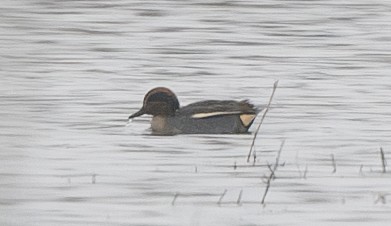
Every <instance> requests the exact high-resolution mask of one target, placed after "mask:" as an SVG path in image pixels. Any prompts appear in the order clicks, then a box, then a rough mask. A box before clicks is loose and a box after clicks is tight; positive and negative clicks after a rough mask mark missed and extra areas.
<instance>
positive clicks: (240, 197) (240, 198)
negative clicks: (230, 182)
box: [236, 189, 243, 205]
mask: <svg viewBox="0 0 391 226" xmlns="http://www.w3.org/2000/svg"><path fill="white" fill-rule="evenodd" d="M242 193H243V189H240V193H239V197H238V200H237V201H236V204H238V205H240V201H241V200H242Z"/></svg>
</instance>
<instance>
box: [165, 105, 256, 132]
mask: <svg viewBox="0 0 391 226" xmlns="http://www.w3.org/2000/svg"><path fill="white" fill-rule="evenodd" d="M257 113H258V109H257V108H255V107H254V105H252V104H250V103H249V102H248V101H247V100H245V101H232V100H226V101H219V100H207V101H200V102H196V103H193V104H189V105H187V106H185V107H183V108H180V109H179V110H178V111H177V112H176V113H175V116H174V117H170V118H169V119H168V120H169V121H168V123H169V124H171V126H173V127H174V128H175V131H176V132H177V133H199V134H217V133H245V132H247V131H248V129H249V128H250V126H251V124H252V123H253V121H254V119H255V117H256V115H257Z"/></svg>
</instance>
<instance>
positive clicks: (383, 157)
mask: <svg viewBox="0 0 391 226" xmlns="http://www.w3.org/2000/svg"><path fill="white" fill-rule="evenodd" d="M380 156H381V163H382V167H383V171H382V172H383V173H386V166H387V162H386V158H385V156H384V151H383V148H382V147H380Z"/></svg>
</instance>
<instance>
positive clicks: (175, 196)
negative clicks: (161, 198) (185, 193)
mask: <svg viewBox="0 0 391 226" xmlns="http://www.w3.org/2000/svg"><path fill="white" fill-rule="evenodd" d="M178 196H179V193H178V192H177V193H175V195H174V198H173V199H172V202H171V205H172V206H173V205H174V204H175V201H176V199H177V198H178Z"/></svg>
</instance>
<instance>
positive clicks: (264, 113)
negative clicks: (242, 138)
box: [247, 80, 278, 162]
mask: <svg viewBox="0 0 391 226" xmlns="http://www.w3.org/2000/svg"><path fill="white" fill-rule="evenodd" d="M277 86H278V80H277V81H275V82H274V85H273V91H272V95H271V96H270V99H269V103H268V104H267V105H266V108H265V110H264V112H263V115H262V118H261V122H260V123H259V124H258V127H257V129H256V130H255V133H254V137H253V141H252V143H251V147H250V151H249V153H248V155H247V162H250V157H251V153H252V151H253V149H254V144H255V139H256V138H257V135H258V132H259V129H260V128H261V125H262V123H263V120H264V119H265V117H266V114H267V112H268V111H269V108H270V104H271V103H272V100H273V96H274V93H275V91H276V89H277Z"/></svg>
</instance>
